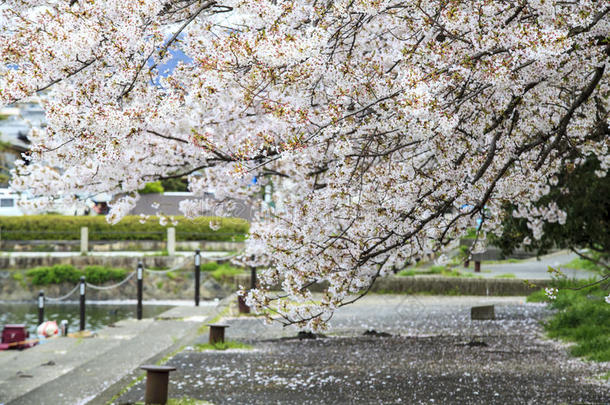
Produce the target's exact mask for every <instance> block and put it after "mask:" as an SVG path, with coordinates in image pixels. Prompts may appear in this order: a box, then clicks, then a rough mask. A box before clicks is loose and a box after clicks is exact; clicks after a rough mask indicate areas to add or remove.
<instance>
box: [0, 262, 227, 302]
mask: <svg viewBox="0 0 610 405" xmlns="http://www.w3.org/2000/svg"><path fill="white" fill-rule="evenodd" d="M143 281H144V290H143V296H144V300H194V296H195V287H194V286H195V283H194V272H193V270H185V271H180V270H177V271H173V272H171V274H169V275H168V274H154V273H151V272H144V277H143ZM116 283H117V282H116V281H114V282H109V283H106V284H104V285H105V286H111V285H113V284H116ZM75 286H76V284H74V283H62V284H57V285H47V286H35V285H31V284H29V283H28V282H27V277H25V271H21V270H11V271H0V300H2V301H28V300H35V299H36V297H38V293H39V291H41V290H43V291H44V293H45V296H47V297H52V298H56V297H61V296H63V295H65V294H67V293H69V292H70V291H71V290H72V289H73V288H74V287H75ZM199 292H200V295H201V299H203V300H208V299H214V298H224V297H226V296H227V295H229V294H230V293H231V292H232V289H231V288H228V287H227V286H224V285H221V284H219V283H217V282H216V281H215V280H214V279H213V278H211V277H210V276H209V274H207V273H205V272H202V273H201V283H200V289H199ZM78 294H79V293H78V291H77V292H75V293H74V294H73V295H72V296H70V298H69V300H72V301H76V300H78V298H79V295H78ZM136 294H137V281H136V277H135V275H134V276H133V277H131V279H130V280H129V281H127V282H126V283H125V284H123V285H121V286H120V287H117V288H112V289H109V290H95V289H93V288H87V293H86V297H87V300H128V299H136V298H137V295H136Z"/></svg>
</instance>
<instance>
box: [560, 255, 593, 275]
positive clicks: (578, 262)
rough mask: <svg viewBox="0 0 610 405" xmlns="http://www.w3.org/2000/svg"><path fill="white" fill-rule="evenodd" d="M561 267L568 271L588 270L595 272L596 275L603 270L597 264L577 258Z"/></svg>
mask: <svg viewBox="0 0 610 405" xmlns="http://www.w3.org/2000/svg"><path fill="white" fill-rule="evenodd" d="M562 266H563V267H567V268H569V269H575V270H588V271H595V272H597V273H601V272H602V270H603V267H602V266H599V265H598V264H597V263H595V262H592V261H591V260H587V259H581V258H580V257H577V258H575V259H573V260H571V261H569V262H568V263H566V264H564V265H562Z"/></svg>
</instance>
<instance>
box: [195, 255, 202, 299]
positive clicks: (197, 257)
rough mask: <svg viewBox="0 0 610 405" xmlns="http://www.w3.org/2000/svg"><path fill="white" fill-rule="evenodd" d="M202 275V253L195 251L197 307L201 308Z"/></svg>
mask: <svg viewBox="0 0 610 405" xmlns="http://www.w3.org/2000/svg"><path fill="white" fill-rule="evenodd" d="M200 275H201V251H200V250H199V249H197V250H195V306H196V307H198V306H199V278H200Z"/></svg>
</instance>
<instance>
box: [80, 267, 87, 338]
mask: <svg viewBox="0 0 610 405" xmlns="http://www.w3.org/2000/svg"><path fill="white" fill-rule="evenodd" d="M85 288H86V283H85V276H82V277H81V278H80V330H85Z"/></svg>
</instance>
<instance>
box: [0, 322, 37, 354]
mask: <svg viewBox="0 0 610 405" xmlns="http://www.w3.org/2000/svg"><path fill="white" fill-rule="evenodd" d="M29 336H30V333H29V332H28V331H26V330H25V325H23V324H13V325H4V329H3V330H2V344H0V350H8V349H25V348H28V347H32V346H34V345H35V344H36V343H33V342H28V341H27V340H28V337H29Z"/></svg>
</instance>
